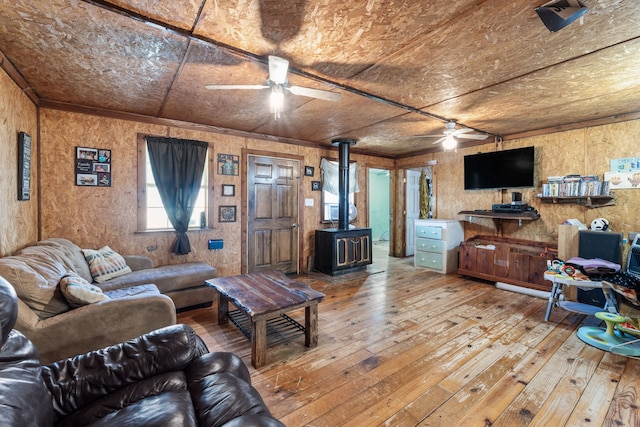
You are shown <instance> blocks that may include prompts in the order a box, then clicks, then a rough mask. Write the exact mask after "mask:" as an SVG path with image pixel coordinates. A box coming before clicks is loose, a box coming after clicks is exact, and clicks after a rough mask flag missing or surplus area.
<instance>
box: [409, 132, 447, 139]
mask: <svg viewBox="0 0 640 427" xmlns="http://www.w3.org/2000/svg"><path fill="white" fill-rule="evenodd" d="M443 136H444V135H442V134H441V133H440V134H438V135H416V136H412V137H411V138H442V137H443Z"/></svg>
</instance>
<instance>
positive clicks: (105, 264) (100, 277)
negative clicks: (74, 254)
mask: <svg viewBox="0 0 640 427" xmlns="http://www.w3.org/2000/svg"><path fill="white" fill-rule="evenodd" d="M82 253H83V254H84V258H85V259H86V260H87V263H88V264H89V271H91V277H93V280H94V281H96V282H98V283H102V282H106V281H107V280H109V279H113V278H114V277H118V276H122V275H123V274H127V273H131V268H129V266H128V265H127V263H126V262H125V260H124V258H123V257H122V255H120V254H119V253H117V252H115V251H114V250H113V249H111V248H110V247H109V246H105V247H103V248H101V249H99V250H94V249H83V250H82Z"/></svg>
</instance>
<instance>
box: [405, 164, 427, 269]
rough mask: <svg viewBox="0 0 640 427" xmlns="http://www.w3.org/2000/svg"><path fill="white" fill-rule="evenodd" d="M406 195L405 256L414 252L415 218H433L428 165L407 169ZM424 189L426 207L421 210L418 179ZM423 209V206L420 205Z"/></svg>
mask: <svg viewBox="0 0 640 427" xmlns="http://www.w3.org/2000/svg"><path fill="white" fill-rule="evenodd" d="M406 174H407V175H406V176H407V183H406V196H405V211H406V213H407V214H406V222H405V256H412V255H414V254H415V220H416V219H427V218H433V206H434V203H433V202H434V200H433V188H432V185H431V183H432V180H431V179H432V169H431V167H430V166H427V167H424V168H420V169H407V171H406ZM421 180H423V185H424V186H425V190H426V195H425V196H426V199H427V207H426V212H420V210H421V198H422V196H421V194H420V181H421ZM423 204H424V202H423ZM422 208H423V209H424V207H422Z"/></svg>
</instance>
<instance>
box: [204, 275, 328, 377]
mask: <svg viewBox="0 0 640 427" xmlns="http://www.w3.org/2000/svg"><path fill="white" fill-rule="evenodd" d="M205 283H206V284H207V285H209V286H211V287H212V288H214V289H215V290H216V291H217V292H218V324H223V323H227V322H228V321H229V318H230V312H229V301H231V302H232V303H233V305H234V306H235V307H236V308H237V309H238V310H240V311H241V312H242V313H244V314H245V315H246V316H247V317H248V318H249V319H250V321H251V332H250V334H249V339H250V340H251V364H252V365H253V367H254V368H256V369H257V368H260V367H262V366H264V364H265V363H266V359H267V320H269V319H273V318H277V317H280V316H284V317H285V318H286V319H287V321H288V322H293V323H295V324H296V325H298V327H299V329H300V330H304V337H305V339H304V345H305V346H307V347H315V346H316V345H318V303H319V302H322V301H323V300H324V294H323V293H321V292H317V291H315V290H313V289H311V287H309V286H308V285H306V284H304V283H299V282H296V281H294V280H291V279H290V278H289V277H287V276H286V275H285V274H284V273H282V272H280V271H271V270H269V271H261V272H259V273H249V274H242V275H238V276H228V277H218V278H215V279H209V280H207V281H206V282H205ZM303 307H304V309H305V316H304V317H305V321H304V326H302V325H300V324H298V323H297V322H295V320H293V319H291V318H290V317H288V316H286V315H285V313H286V312H289V311H292V310H296V309H298V308H303ZM234 323H235V324H236V325H237V326H240V325H238V323H237V322H235V321H234ZM241 330H242V329H241Z"/></svg>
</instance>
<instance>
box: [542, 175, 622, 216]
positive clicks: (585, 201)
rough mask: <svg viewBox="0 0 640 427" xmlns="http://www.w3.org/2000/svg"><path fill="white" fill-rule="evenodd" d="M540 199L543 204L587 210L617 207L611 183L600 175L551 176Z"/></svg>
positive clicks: (543, 187) (543, 186) (543, 185)
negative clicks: (566, 204)
mask: <svg viewBox="0 0 640 427" xmlns="http://www.w3.org/2000/svg"><path fill="white" fill-rule="evenodd" d="M538 198H539V199H540V201H541V202H542V203H554V204H561V203H572V204H577V205H582V206H585V207H587V208H598V207H601V206H612V205H615V199H614V197H613V195H612V194H611V193H610V191H609V182H608V181H602V180H601V179H600V177H599V176H598V175H565V176H550V177H549V178H548V179H547V182H546V183H545V184H542V193H541V194H539V195H538Z"/></svg>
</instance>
